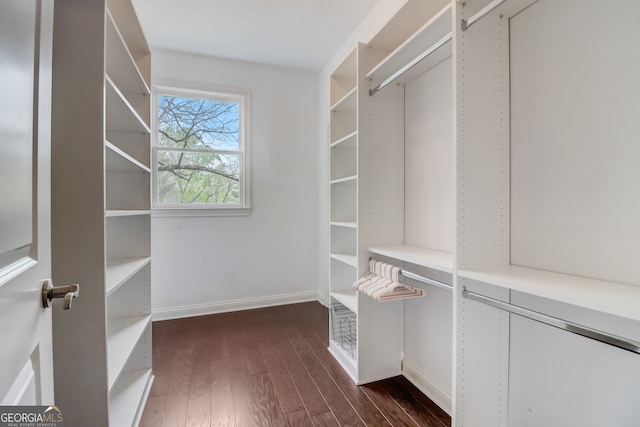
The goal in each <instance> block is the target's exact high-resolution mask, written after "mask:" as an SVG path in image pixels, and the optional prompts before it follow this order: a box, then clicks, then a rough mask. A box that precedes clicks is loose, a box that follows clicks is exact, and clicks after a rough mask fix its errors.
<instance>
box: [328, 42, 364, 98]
mask: <svg viewBox="0 0 640 427" xmlns="http://www.w3.org/2000/svg"><path fill="white" fill-rule="evenodd" d="M357 60H358V55H357V50H356V49H354V50H352V51H351V52H350V53H349V54H348V55H347V57H346V58H345V59H344V60H343V61H342V62H341V63H340V66H338V68H337V69H336V70H335V71H334V72H333V74H332V75H331V95H330V100H329V101H330V102H329V103H330V105H335V104H337V103H338V100H340V99H342V98H344V97H345V95H346V94H348V93H350V92H352V91H354V90H355V89H356V87H357V83H358V80H357V78H356V76H357V71H358V62H357Z"/></svg>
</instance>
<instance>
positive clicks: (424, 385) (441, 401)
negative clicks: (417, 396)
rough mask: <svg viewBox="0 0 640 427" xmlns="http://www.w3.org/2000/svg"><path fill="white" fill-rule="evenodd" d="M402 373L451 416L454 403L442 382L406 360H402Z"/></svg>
mask: <svg viewBox="0 0 640 427" xmlns="http://www.w3.org/2000/svg"><path fill="white" fill-rule="evenodd" d="M402 374H403V375H404V377H405V378H406V379H408V380H409V381H411V383H412V384H413V385H415V386H416V387H418V389H420V391H421V392H423V393H424V394H425V395H426V396H427V397H428V398H429V399H431V400H433V402H434V403H435V404H436V405H438V406H439V407H440V408H442V409H443V410H444V411H445V412H446V413H447V414H449V416H451V412H452V407H453V404H452V400H451V393H450V392H448V391H446V390H445V389H444V388H443V387H442V386H441V385H440V384H438V383H436V382H435V381H434V380H433V379H431V378H429V376H428V375H426V374H425V373H424V372H422V371H421V370H420V369H418V368H417V367H416V366H415V365H412V364H411V363H410V362H407V361H406V360H403V361H402Z"/></svg>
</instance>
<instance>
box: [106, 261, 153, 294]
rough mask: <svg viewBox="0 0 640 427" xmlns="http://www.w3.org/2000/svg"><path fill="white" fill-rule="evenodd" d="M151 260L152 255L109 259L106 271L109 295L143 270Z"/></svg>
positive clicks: (107, 292)
mask: <svg viewBox="0 0 640 427" xmlns="http://www.w3.org/2000/svg"><path fill="white" fill-rule="evenodd" d="M150 261H151V258H150V257H141V258H121V259H108V260H107V272H106V276H107V286H106V288H107V291H106V294H107V296H108V295H111V294H112V293H113V292H114V291H115V290H117V289H118V288H119V287H120V286H121V285H122V284H124V283H125V282H126V281H127V280H129V279H130V278H131V277H132V276H133V275H134V274H136V273H137V272H138V271H140V270H142V269H143V268H144V267H145V266H146V265H147V264H149V262H150Z"/></svg>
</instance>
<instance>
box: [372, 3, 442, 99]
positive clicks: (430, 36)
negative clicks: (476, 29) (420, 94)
mask: <svg viewBox="0 0 640 427" xmlns="http://www.w3.org/2000/svg"><path fill="white" fill-rule="evenodd" d="M451 14H452V9H451V4H448V5H447V6H445V7H444V8H443V9H442V10H441V11H440V12H439V13H438V14H437V15H435V16H434V17H433V18H432V19H431V20H429V21H428V22H427V23H426V24H424V25H423V26H422V27H421V28H420V29H419V30H418V31H417V32H416V33H415V34H413V35H412V36H411V37H410V38H409V39H407V40H406V41H405V42H404V43H402V44H401V45H400V46H398V47H397V48H396V49H395V50H394V51H393V52H391V53H390V54H389V55H388V56H387V57H386V58H384V59H383V60H382V61H381V62H380V63H378V65H376V66H375V67H374V68H373V69H372V70H371V71H370V72H369V73H368V74H367V78H368V79H369V80H370V81H371V87H375V86H377V85H378V84H380V83H381V82H383V81H384V80H385V79H387V78H388V77H390V76H391V75H393V74H394V73H395V72H396V71H398V70H400V69H401V68H402V67H404V66H406V65H407V64H409V63H410V62H411V61H413V60H414V59H415V58H417V57H418V56H420V55H421V54H422V53H423V52H424V51H425V50H426V49H428V48H429V47H430V46H432V45H434V44H435V43H436V42H438V41H439V40H441V39H442V38H443V37H445V36H446V35H447V34H449V33H451V22H452V16H451ZM452 46H453V43H452V42H451V41H449V42H447V43H445V44H444V45H443V46H441V47H440V48H439V49H437V50H436V51H434V52H433V53H431V54H430V55H429V56H428V57H426V58H425V59H423V60H422V61H420V62H419V63H418V64H416V65H415V66H414V67H413V68H412V69H411V70H410V71H408V72H406V73H405V74H404V75H403V76H402V81H405V80H411V79H412V78H414V77H415V76H417V75H419V74H422V73H424V72H425V71H427V70H429V69H431V68H433V67H434V66H436V65H438V64H439V63H440V62H442V61H444V60H445V59H447V58H448V57H450V56H451V54H452Z"/></svg>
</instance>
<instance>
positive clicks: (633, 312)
mask: <svg viewBox="0 0 640 427" xmlns="http://www.w3.org/2000/svg"><path fill="white" fill-rule="evenodd" d="M458 274H459V275H460V276H461V277H465V278H469V279H472V280H476V281H479V282H483V283H489V284H492V285H496V286H501V287H503V288H508V289H513V290H514V291H519V292H523V293H526V294H530V295H535V296H539V297H542V298H547V299H551V300H554V301H560V302H563V303H566V304H571V305H575V306H578V307H583V308H587V309H591V310H595V311H600V312H603V313H609V314H613V315H616V316H621V317H624V318H628V319H632V320H636V321H640V286H637V285H629V284H623V283H617V282H608V281H605V280H597V279H591V278H587V277H580V276H573V275H570V274H562V273H555V272H551V271H546V270H538V269H534V268H528V267H520V266H516V265H508V266H503V267H496V268H491V269H482V270H471V271H458Z"/></svg>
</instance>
